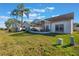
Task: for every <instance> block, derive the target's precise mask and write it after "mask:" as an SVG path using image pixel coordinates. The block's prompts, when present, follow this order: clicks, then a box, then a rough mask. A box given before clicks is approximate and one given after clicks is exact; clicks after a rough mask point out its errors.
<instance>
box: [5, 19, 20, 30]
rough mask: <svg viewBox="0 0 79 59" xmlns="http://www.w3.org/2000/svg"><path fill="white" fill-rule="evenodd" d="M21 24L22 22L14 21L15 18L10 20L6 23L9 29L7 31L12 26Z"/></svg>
mask: <svg viewBox="0 0 79 59" xmlns="http://www.w3.org/2000/svg"><path fill="white" fill-rule="evenodd" d="M18 23H20V21H18V20H16V19H14V18H9V19H8V20H7V21H6V22H5V26H6V27H7V29H8V30H9V29H10V27H11V25H13V24H18Z"/></svg>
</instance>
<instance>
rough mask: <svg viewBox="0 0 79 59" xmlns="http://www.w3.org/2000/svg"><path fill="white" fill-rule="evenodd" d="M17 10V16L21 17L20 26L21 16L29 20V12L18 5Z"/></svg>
mask: <svg viewBox="0 0 79 59" xmlns="http://www.w3.org/2000/svg"><path fill="white" fill-rule="evenodd" d="M17 9H18V15H19V16H20V17H21V26H22V24H23V16H24V14H25V15H26V16H27V18H29V12H30V10H29V9H28V8H25V7H24V4H19V5H18V6H17Z"/></svg>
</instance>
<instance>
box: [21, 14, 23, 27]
mask: <svg viewBox="0 0 79 59" xmlns="http://www.w3.org/2000/svg"><path fill="white" fill-rule="evenodd" d="M22 25H23V15H22V17H21V27H22ZM22 28H23V27H22Z"/></svg>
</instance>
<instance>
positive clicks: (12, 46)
mask: <svg viewBox="0 0 79 59" xmlns="http://www.w3.org/2000/svg"><path fill="white" fill-rule="evenodd" d="M72 35H73V36H74V37H75V42H76V46H68V44H69V38H70V34H50V35H41V34H31V33H25V32H18V33H8V32H6V31H2V30H0V55H9V56H13V55H15V56H26V55H29V56H30V55H31V56H40V55H42V56H49V55H50V56H64V55H65V56H69V55H71V56H72V55H74V56H75V55H79V33H78V32H74V33H73V34H72ZM57 38H63V41H64V45H63V46H64V47H63V46H57V45H55V44H56V41H57Z"/></svg>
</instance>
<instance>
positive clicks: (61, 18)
mask: <svg viewBox="0 0 79 59" xmlns="http://www.w3.org/2000/svg"><path fill="white" fill-rule="evenodd" d="M71 19H74V13H73V12H72V13H68V14H64V15H60V16H56V17H51V18H47V19H45V20H48V21H50V22H59V21H67V20H71Z"/></svg>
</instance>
